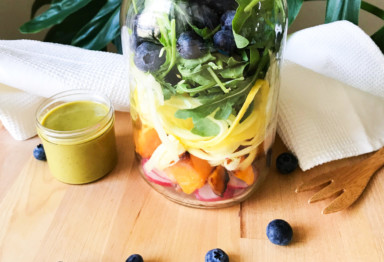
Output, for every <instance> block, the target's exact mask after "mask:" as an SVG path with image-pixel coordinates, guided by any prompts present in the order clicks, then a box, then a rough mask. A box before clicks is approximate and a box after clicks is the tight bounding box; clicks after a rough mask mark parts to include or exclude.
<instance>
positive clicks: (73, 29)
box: [44, 0, 106, 45]
mask: <svg viewBox="0 0 384 262" xmlns="http://www.w3.org/2000/svg"><path fill="white" fill-rule="evenodd" d="M105 3H106V0H92V1H91V2H90V3H89V4H88V5H87V6H85V7H83V8H81V9H80V10H78V11H76V12H74V13H73V14H71V15H69V16H68V17H67V18H66V19H64V21H63V22H61V23H60V24H57V25H54V26H53V27H51V28H50V29H49V31H48V32H47V34H46V36H45V38H44V41H46V42H53V43H60V44H66V45H70V44H71V42H72V39H73V37H74V36H75V35H76V34H77V32H78V31H79V30H80V29H81V28H82V27H83V26H84V25H85V24H86V23H87V22H88V21H89V20H91V19H92V18H93V17H94V16H95V15H96V14H97V12H98V11H99V10H100V8H102V7H103V6H104V4H105Z"/></svg>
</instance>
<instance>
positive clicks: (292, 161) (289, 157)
mask: <svg viewBox="0 0 384 262" xmlns="http://www.w3.org/2000/svg"><path fill="white" fill-rule="evenodd" d="M298 162H299V161H298V160H297V158H296V156H295V155H293V154H292V153H290V152H285V153H282V154H280V155H279V156H278V157H277V159H276V168H277V170H278V171H279V172H280V173H281V174H289V173H291V172H293V171H294V170H295V169H296V168H297V166H298Z"/></svg>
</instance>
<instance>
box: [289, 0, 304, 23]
mask: <svg viewBox="0 0 384 262" xmlns="http://www.w3.org/2000/svg"><path fill="white" fill-rule="evenodd" d="M303 2H304V0H287V4H288V26H290V25H291V24H292V23H293V21H295V19H296V17H297V15H298V14H299V12H300V9H301V7H302V5H303Z"/></svg>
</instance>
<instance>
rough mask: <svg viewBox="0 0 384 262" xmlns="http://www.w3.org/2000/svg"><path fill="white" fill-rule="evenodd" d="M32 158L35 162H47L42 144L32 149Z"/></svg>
mask: <svg viewBox="0 0 384 262" xmlns="http://www.w3.org/2000/svg"><path fill="white" fill-rule="evenodd" d="M33 156H34V157H35V158H36V159H37V160H43V161H46V160H47V156H46V155H45V151H44V147H43V145H42V144H38V145H37V146H36V147H35V148H34V149H33Z"/></svg>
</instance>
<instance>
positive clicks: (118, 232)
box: [0, 113, 384, 262]
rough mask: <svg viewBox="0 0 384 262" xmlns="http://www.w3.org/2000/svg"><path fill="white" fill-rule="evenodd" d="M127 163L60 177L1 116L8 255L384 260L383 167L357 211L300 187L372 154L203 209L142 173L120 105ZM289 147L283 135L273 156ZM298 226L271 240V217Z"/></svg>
mask: <svg viewBox="0 0 384 262" xmlns="http://www.w3.org/2000/svg"><path fill="white" fill-rule="evenodd" d="M116 117H117V119H116V136H117V144H118V153H119V163H118V166H117V167H116V168H115V170H114V171H113V172H112V173H110V174H109V175H108V176H106V177H105V178H103V179H101V180H99V181H97V182H95V183H91V184H87V185H80V186H79V185H77V186H75V185H67V184H63V183H61V182H59V181H57V180H55V179H54V178H53V177H52V176H51V175H50V172H49V170H48V166H47V163H46V162H42V161H38V160H35V159H34V158H33V156H32V151H33V148H34V147H35V146H36V145H37V144H38V143H40V140H39V139H38V138H37V137H35V138H32V139H29V140H27V141H15V140H13V139H12V138H11V136H10V135H9V134H8V133H7V131H6V130H5V129H4V127H3V126H2V125H1V123H0V261H1V262H15V261H38V262H41V261H49V262H57V261H62V262H80V261H84V262H88V261H89V262H93V261H107V262H109V261H110V262H115V261H116V262H119V261H121V262H124V261H125V260H126V258H127V257H128V256H129V255H130V254H133V253H139V254H141V255H142V256H143V257H144V261H145V262H182V261H183V262H184V261H185V262H199V261H204V256H205V253H206V252H207V251H208V250H210V249H212V248H216V247H219V248H222V249H223V250H225V251H226V252H227V253H228V254H229V257H230V261H231V262H240V261H241V262H253V261H384V190H383V189H384V170H383V169H381V170H379V171H378V172H377V174H376V175H375V176H374V177H373V178H372V180H371V181H370V183H369V185H368V187H367V189H366V190H365V192H364V193H363V194H362V196H361V197H360V198H359V199H358V201H357V202H356V203H355V204H354V205H353V206H352V207H350V208H349V209H347V210H345V211H341V212H338V213H334V214H329V215H322V214H321V210H322V209H323V208H324V207H325V206H326V205H327V204H329V202H330V200H325V201H321V202H318V203H314V204H308V203H307V201H308V199H309V198H310V196H311V195H312V194H313V193H314V192H312V191H309V192H304V193H299V194H297V193H295V188H296V187H297V185H299V184H300V183H301V182H302V181H304V180H307V179H309V178H311V177H313V176H315V175H317V174H319V173H321V172H327V171H329V170H333V169H334V168H336V167H340V166H345V165H349V164H350V163H352V162H356V161H360V160H361V159H363V158H365V157H367V156H359V157H356V158H350V159H344V160H340V161H335V162H332V163H328V164H325V165H322V166H319V167H316V168H313V169H311V170H309V171H307V172H305V173H303V172H301V171H300V170H297V171H295V172H294V173H293V174H290V175H280V174H278V173H277V171H276V169H275V168H274V167H272V170H271V173H270V175H269V176H268V178H267V179H266V181H265V182H264V184H263V185H262V187H261V188H260V190H258V191H257V192H256V193H255V194H254V195H253V196H252V197H251V198H250V199H248V200H247V201H245V202H243V203H242V204H239V205H235V206H233V207H230V208H224V209H215V210H203V209H194V208H188V207H184V206H181V205H178V204H175V203H173V202H171V201H169V200H167V199H165V198H164V197H162V196H161V195H160V194H158V193H157V192H155V191H154V190H153V189H151V188H150V186H149V185H148V184H146V182H145V181H144V180H142V179H141V177H140V175H139V173H138V170H137V167H136V162H135V157H134V153H133V145H132V142H131V140H132V133H131V127H130V117H129V114H127V113H117V116H116ZM283 151H286V148H285V147H284V145H283V144H282V143H281V141H280V140H277V142H276V144H275V146H274V153H273V160H275V159H276V156H277V155H278V154H279V153H281V152H283ZM276 218H281V219H284V220H286V221H288V222H289V223H290V224H291V226H292V227H293V231H294V237H293V241H292V243H291V244H290V245H288V246H284V247H283V246H276V245H273V244H272V243H271V242H269V240H268V239H267V237H266V234H265V229H266V226H267V224H268V223H269V222H270V221H271V220H273V219H276Z"/></svg>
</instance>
